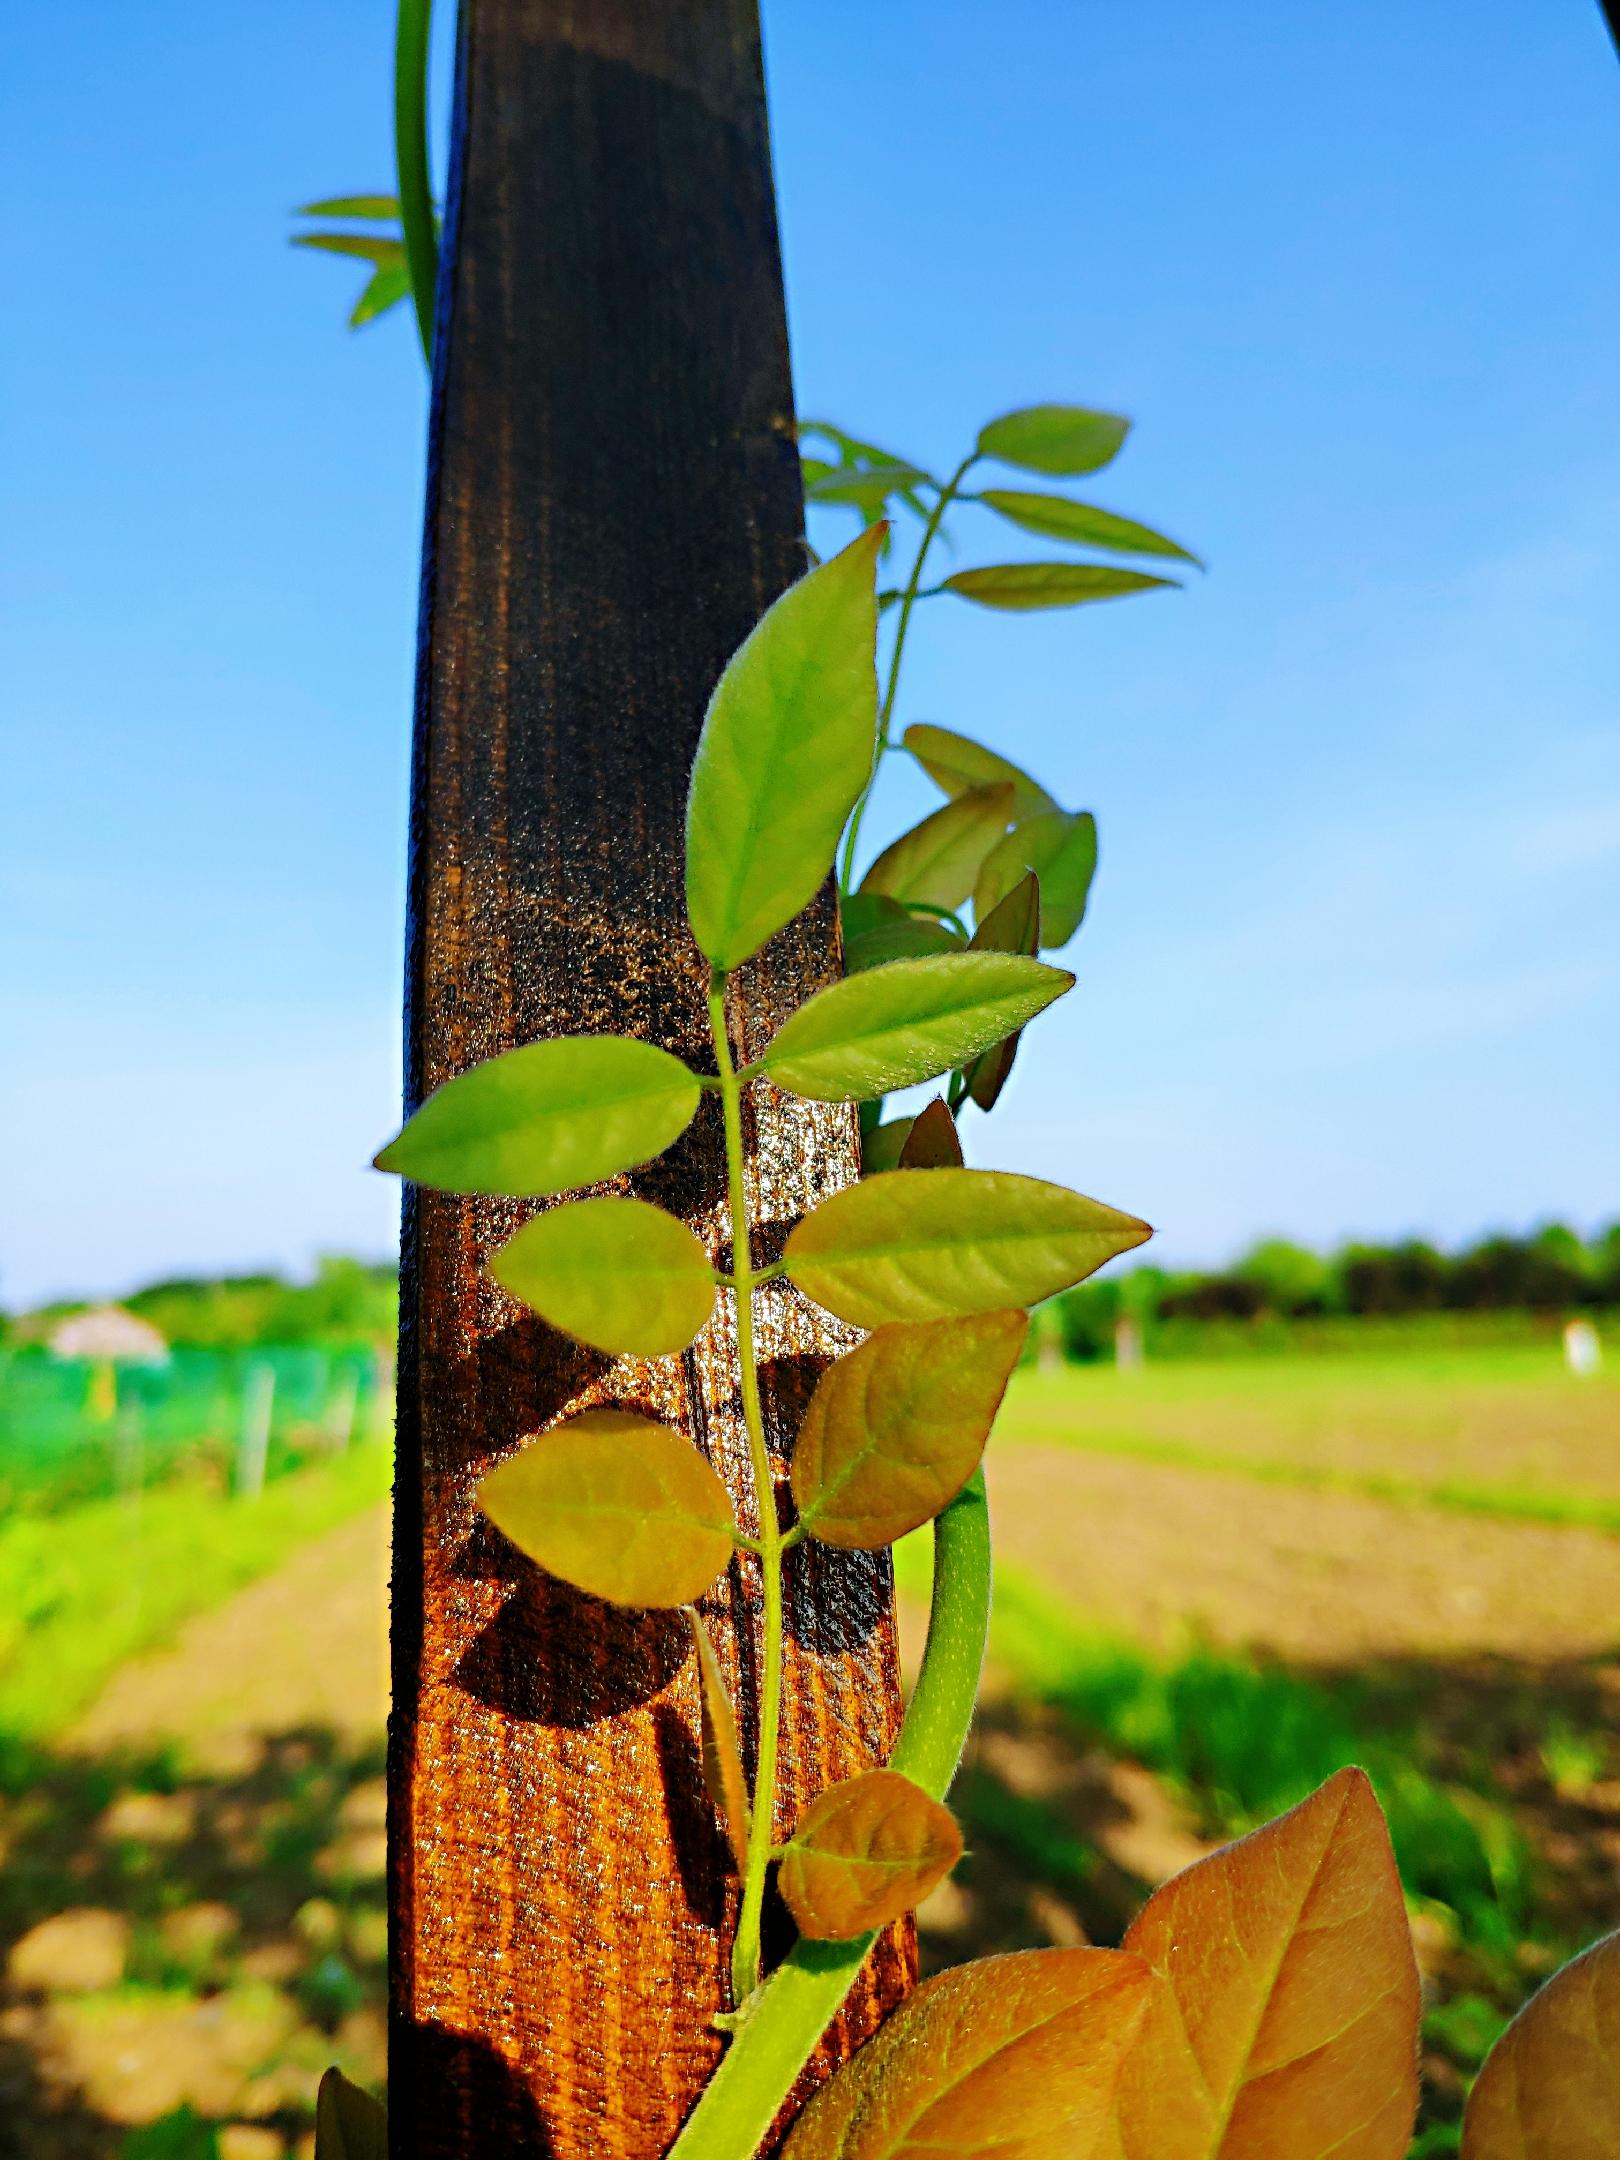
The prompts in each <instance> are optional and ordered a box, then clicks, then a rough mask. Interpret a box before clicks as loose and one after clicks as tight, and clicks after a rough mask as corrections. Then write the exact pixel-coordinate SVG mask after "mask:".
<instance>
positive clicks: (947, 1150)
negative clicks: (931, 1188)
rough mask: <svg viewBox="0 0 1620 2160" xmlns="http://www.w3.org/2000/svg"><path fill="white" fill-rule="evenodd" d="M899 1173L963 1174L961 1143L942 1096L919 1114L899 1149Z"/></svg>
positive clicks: (953, 1119) (936, 1098)
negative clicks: (941, 1171)
mask: <svg viewBox="0 0 1620 2160" xmlns="http://www.w3.org/2000/svg"><path fill="white" fill-rule="evenodd" d="M895 1167H896V1169H899V1170H960V1169H961V1167H962V1141H961V1136H960V1134H959V1133H958V1132H957V1130H956V1120H955V1118H953V1117H952V1116H951V1113H950V1107H949V1105H948V1104H947V1103H946V1101H945V1098H944V1096H943V1095H936V1096H935V1097H934V1099H933V1101H932V1102H931V1103H928V1104H927V1105H926V1106H925V1107H924V1108H923V1109H921V1110H919V1111H918V1113H917V1115H916V1117H915V1118H914V1119H913V1120H912V1124H911V1130H910V1132H908V1133H907V1134H906V1137H905V1140H904V1142H903V1143H902V1145H901V1149H900V1160H899V1162H898V1163H897V1164H896V1165H895Z"/></svg>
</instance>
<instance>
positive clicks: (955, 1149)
mask: <svg viewBox="0 0 1620 2160" xmlns="http://www.w3.org/2000/svg"><path fill="white" fill-rule="evenodd" d="M986 1055H987V1056H988V1055H989V1053H988V1052H986ZM961 1167H962V1142H961V1139H960V1137H959V1136H958V1134H957V1130H956V1120H955V1118H953V1117H952V1116H951V1113H950V1109H949V1107H948V1105H947V1104H946V1101H945V1098H944V1097H943V1096H942V1095H936V1096H935V1097H934V1099H933V1101H932V1102H931V1103H929V1104H928V1105H927V1106H926V1107H925V1108H924V1109H922V1110H919V1111H918V1113H917V1115H916V1117H915V1118H914V1119H913V1120H912V1125H911V1130H910V1132H908V1133H907V1134H906V1137H905V1141H904V1144H903V1145H902V1147H901V1149H900V1160H899V1162H898V1163H896V1165H895V1168H896V1169H897V1170H960V1169H961Z"/></svg>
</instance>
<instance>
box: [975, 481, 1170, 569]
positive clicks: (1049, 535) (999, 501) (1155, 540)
mask: <svg viewBox="0 0 1620 2160" xmlns="http://www.w3.org/2000/svg"><path fill="white" fill-rule="evenodd" d="M979 501H980V502H982V503H983V504H984V505H985V507H986V508H987V509H990V510H994V511H996V512H997V513H998V514H999V515H1000V516H1001V517H1004V518H1005V519H1006V520H1007V522H1008V523H1009V524H1010V525H1017V526H1019V527H1020V528H1021V529H1022V530H1023V531H1024V532H1032V533H1039V534H1041V536H1042V537H1043V538H1044V539H1048V540H1072V541H1073V542H1074V544H1075V546H1076V547H1097V548H1112V549H1113V550H1114V552H1115V553H1116V554H1119V555H1174V556H1176V557H1177V558H1178V559H1179V560H1180V561H1182V562H1190V563H1198V557H1197V556H1196V555H1193V554H1191V553H1189V551H1188V550H1187V549H1186V548H1184V547H1182V546H1181V544H1180V542H1179V541H1175V540H1170V539H1167V538H1166V536H1165V535H1164V534H1163V533H1161V532H1155V531H1154V530H1153V528H1152V527H1151V526H1150V525H1138V524H1137V523H1136V521H1135V519H1134V518H1126V517H1117V516H1116V515H1115V514H1114V512H1113V511H1112V510H1099V509H1097V508H1096V507H1095V506H1094V505H1093V504H1091V503H1077V502H1071V501H1070V500H1069V498H1068V496H1067V495H1036V494H1026V493H1025V492H1024V490H1023V489H1021V488H986V489H985V490H984V492H983V494H982V495H980V497H979ZM1198 566H1199V568H1202V567H1203V566H1202V564H1199V565H1198Z"/></svg>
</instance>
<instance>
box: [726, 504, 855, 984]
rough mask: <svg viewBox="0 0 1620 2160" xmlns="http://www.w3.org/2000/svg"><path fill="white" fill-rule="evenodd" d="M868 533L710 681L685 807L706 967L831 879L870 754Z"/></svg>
mask: <svg viewBox="0 0 1620 2160" xmlns="http://www.w3.org/2000/svg"><path fill="white" fill-rule="evenodd" d="M883 533H884V529H883V528H881V527H879V526H872V527H870V528H869V529H868V530H867V531H866V532H864V533H863V534H862V535H861V537H860V538H859V539H858V540H856V541H853V542H852V543H851V544H850V546H848V547H847V548H845V549H844V550H843V552H842V554H839V555H835V556H834V557H833V559H832V560H831V562H828V563H823V564H822V566H821V567H820V568H819V569H817V570H812V571H811V572H810V574H809V576H808V577H803V578H800V580H799V582H798V583H797V584H796V585H792V586H789V588H788V590H787V591H786V592H785V593H784V594H783V595H782V597H781V599H780V600H778V601H777V602H776V604H775V606H774V607H772V608H770V609H769V610H767V612H766V614H765V615H764V617H763V618H762V619H761V621H760V622H759V623H758V625H757V626H756V627H755V629H754V630H753V631H752V633H751V634H750V635H749V637H748V639H747V641H746V642H745V643H744V645H743V646H742V647H741V649H740V650H739V651H738V652H737V653H736V655H735V656H734V658H733V659H732V660H731V661H730V663H729V664H728V666H727V668H726V671H725V673H724V674H723V675H722V676H721V678H720V682H719V685H718V687H717V688H716V690H715V693H714V696H713V697H712V698H711V699H710V701H709V710H708V714H707V716H706V718H705V719H704V722H703V734H702V736H701V738H700V740H699V742H698V748H697V757H696V760H695V762H694V764H693V766H692V785H691V789H690V792H689V793H688V795H687V801H686V910H687V914H688V916H689V917H690V918H691V923H692V935H693V936H694V937H695V938H696V939H697V942H698V944H699V946H700V947H701V948H702V950H703V951H704V952H705V953H706V954H707V955H708V957H709V959H710V960H711V961H712V962H713V963H714V965H715V966H716V967H720V968H734V967H737V966H739V965H740V964H741V962H742V961H744V960H746V959H747V958H748V956H749V955H750V954H751V953H754V952H757V951H758V950H759V948H760V946H761V945H763V944H764V942H765V940H766V939H767V938H768V937H771V936H773V935H774V933H775V932H776V931H778V930H780V929H781V928H782V926H783V924H784V923H788V922H791V921H792V919H793V917H794V916H795V915H797V914H798V912H799V910H800V909H801V908H802V907H804V906H805V905H806V904H807V902H809V901H810V900H811V899H812V898H813V897H814V895H815V892H816V889H817V887H818V886H819V885H820V884H821V881H822V879H823V878H824V877H825V876H826V875H827V872H828V870H829V869H830V868H831V866H832V859H833V852H834V850H835V849H836V847H837V845H838V836H839V834H840V833H841V832H842V831H843V828H844V820H845V819H846V818H847V817H848V816H849V813H850V811H851V810H852V809H853V808H854V806H855V799H856V797H857V796H858V795H859V794H860V792H861V790H862V788H864V787H865V785H866V782H867V779H868V776H869V775H870V773H871V770H872V758H873V754H874V751H875V748H876V741H877V668H876V657H875V656H876V649H877V605H876V601H875V598H874V595H873V589H872V586H873V566H874V564H875V562H876V559H877V550H878V547H879V545H880V543H881V541H882V539H883Z"/></svg>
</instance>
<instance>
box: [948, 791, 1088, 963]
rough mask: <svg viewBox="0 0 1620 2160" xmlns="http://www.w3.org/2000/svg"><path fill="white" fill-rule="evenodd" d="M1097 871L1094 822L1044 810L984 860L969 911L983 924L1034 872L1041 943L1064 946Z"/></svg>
mask: <svg viewBox="0 0 1620 2160" xmlns="http://www.w3.org/2000/svg"><path fill="white" fill-rule="evenodd" d="M1096 870H1097V820H1096V819H1095V818H1094V817H1093V816H1092V814H1091V812H1090V811H1089V810H1080V811H1077V812H1075V813H1074V814H1073V815H1072V816H1071V815H1070V813H1069V812H1068V811H1067V810H1049V811H1048V812H1047V813H1046V814H1045V815H1044V816H1043V817H1033V818H1027V819H1026V820H1025V822H1024V823H1023V824H1022V825H1018V826H1015V827H1014V829H1013V830H1012V831H1011V832H1010V833H1008V835H1007V837H1006V839H1005V840H1002V841H999V842H998V843H997V845H996V846H995V847H994V848H993V849H992V850H991V852H990V853H989V854H988V855H987V856H986V857H985V859H984V867H983V869H982V870H981V871H980V872H979V882H978V884H977V885H976V886H975V887H974V892H973V912H974V914H975V915H976V916H977V917H978V919H979V921H980V922H981V923H982V922H984V921H985V920H986V918H987V917H988V916H989V915H990V913H991V912H992V910H993V909H994V908H995V907H996V906H997V904H998V903H999V902H1000V901H1002V900H1004V899H1005V898H1006V897H1007V895H1008V894H1009V893H1010V892H1011V891H1012V890H1013V888H1014V886H1015V885H1017V884H1019V883H1020V882H1021V881H1022V880H1023V879H1024V878H1025V877H1027V876H1028V875H1029V873H1030V872H1031V871H1033V872H1034V873H1035V875H1036V877H1037V878H1038V879H1039V880H1040V902H1041V931H1040V938H1041V943H1042V944H1043V945H1046V946H1056V945H1067V944H1068V942H1069V940H1070V938H1072V937H1073V936H1074V933H1075V932H1076V931H1077V930H1078V929H1079V927H1080V925H1081V923H1082V922H1083V921H1084V919H1085V913H1086V902H1087V900H1088V899H1089V898H1090V895H1091V881H1092V878H1093V877H1094V876H1095V875H1096Z"/></svg>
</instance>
